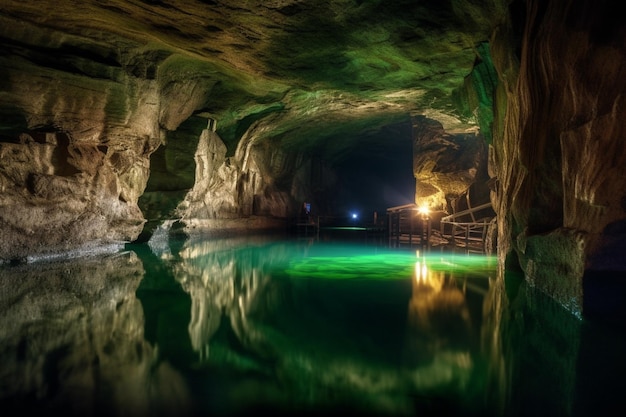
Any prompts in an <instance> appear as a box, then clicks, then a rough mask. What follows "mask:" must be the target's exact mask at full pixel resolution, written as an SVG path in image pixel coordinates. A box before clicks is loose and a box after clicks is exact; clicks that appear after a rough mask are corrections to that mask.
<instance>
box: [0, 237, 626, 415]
mask: <svg viewBox="0 0 626 417" xmlns="http://www.w3.org/2000/svg"><path fill="white" fill-rule="evenodd" d="M498 274H499V272H498V266H497V260H496V258H495V257H493V256H486V255H473V254H472V255H469V254H462V253H454V252H446V251H444V250H440V251H436V250H433V251H420V250H416V249H415V248H413V249H401V248H389V247H386V246H385V245H384V242H381V241H375V242H360V241H358V240H349V241H344V240H341V239H339V240H337V239H335V240H332V239H328V240H327V239H323V238H317V237H314V238H312V237H307V238H302V237H300V238H299V237H295V236H274V235H271V236H267V235H264V236H256V235H254V236H235V237H208V238H193V239H190V238H187V239H175V238H170V239H167V240H164V241H158V242H149V243H144V244H132V245H126V246H125V247H124V248H123V249H122V250H120V251H116V252H114V253H106V254H100V255H94V256H85V257H80V258H76V259H70V260H48V261H43V260H42V261H38V262H32V263H28V264H21V265H4V266H0V276H1V278H0V309H1V310H0V311H1V316H0V324H1V327H0V329H1V330H0V355H1V357H0V358H1V361H2V367H1V371H0V409H1V410H2V415H3V416H8V415H44V414H45V415H48V414H51V413H57V414H56V415H66V416H71V415H81V416H243V415H252V414H255V415H262V414H268V415H294V416H295V415H304V416H309V415H352V414H355V415H357V414H358V415H361V416H423V415H427V416H537V415H550V416H584V415H609V414H610V413H611V410H613V408H614V406H616V405H617V404H619V403H620V401H621V396H622V388H623V386H624V383H623V381H624V375H626V374H625V371H626V366H625V364H624V362H625V361H624V359H623V358H624V352H626V349H625V348H626V342H625V337H624V334H623V332H621V331H619V330H617V329H615V328H613V327H611V326H609V325H607V324H605V323H601V322H591V321H589V320H587V319H579V318H576V317H574V316H573V315H572V314H570V313H569V312H567V311H565V310H564V309H563V308H561V307H560V306H559V305H556V304H555V303H554V302H553V301H552V300H551V299H549V298H547V297H544V296H542V295H541V294H540V293H537V292H536V291H535V290H533V288H530V287H528V286H527V285H526V283H525V282H524V280H523V279H522V278H521V277H520V276H519V275H518V274H516V273H514V272H512V271H510V272H503V273H502V274H503V276H502V277H499V276H498Z"/></svg>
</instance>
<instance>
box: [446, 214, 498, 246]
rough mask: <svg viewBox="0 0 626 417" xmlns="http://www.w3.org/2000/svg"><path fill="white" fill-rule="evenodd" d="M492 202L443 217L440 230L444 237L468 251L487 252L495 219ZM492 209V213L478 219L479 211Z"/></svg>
mask: <svg viewBox="0 0 626 417" xmlns="http://www.w3.org/2000/svg"><path fill="white" fill-rule="evenodd" d="M489 209H492V206H491V203H485V204H481V205H480V206H476V207H471V208H469V209H467V210H462V211H459V212H457V213H453V214H451V215H449V216H445V217H442V218H441V221H440V232H441V236H442V237H443V238H444V239H448V240H449V241H450V243H451V244H452V245H454V246H459V247H463V248H465V249H466V251H467V252H483V253H484V252H485V251H486V247H485V244H486V239H487V232H488V230H489V225H490V224H491V222H492V221H493V219H494V217H495V214H492V213H493V210H489ZM481 211H483V212H487V211H490V212H491V213H490V215H487V216H483V217H481V218H479V219H476V217H477V216H476V214H477V213H479V212H481Z"/></svg>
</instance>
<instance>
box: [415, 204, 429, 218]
mask: <svg viewBox="0 0 626 417" xmlns="http://www.w3.org/2000/svg"><path fill="white" fill-rule="evenodd" d="M417 212H418V213H419V214H421V215H422V216H428V214H429V213H430V209H429V208H428V206H420V207H419V208H418V209H417Z"/></svg>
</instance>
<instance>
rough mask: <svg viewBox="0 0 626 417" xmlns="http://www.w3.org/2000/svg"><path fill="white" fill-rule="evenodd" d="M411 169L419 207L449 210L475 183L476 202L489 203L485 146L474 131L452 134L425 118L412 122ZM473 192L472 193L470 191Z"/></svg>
mask: <svg viewBox="0 0 626 417" xmlns="http://www.w3.org/2000/svg"><path fill="white" fill-rule="evenodd" d="M413 132H414V138H415V142H414V145H413V172H414V175H415V179H416V185H415V187H416V189H415V201H416V203H417V205H418V206H421V205H426V206H428V207H430V208H431V209H437V210H442V211H444V212H446V213H452V212H455V211H457V209H458V200H459V199H460V198H461V197H463V196H467V194H468V193H469V192H470V187H472V185H476V186H475V187H474V188H475V189H477V191H478V192H476V193H475V194H476V196H473V195H472V196H471V197H472V198H474V201H475V202H477V203H476V204H474V205H476V206H477V205H479V204H484V203H488V202H489V195H488V193H485V190H487V181H488V179H489V178H488V174H487V147H486V145H485V141H484V139H483V138H482V137H481V136H478V135H475V134H463V135H451V134H449V133H446V132H445V131H444V129H443V126H442V125H441V124H440V123H438V122H436V121H434V120H430V119H427V118H425V117H421V118H416V119H415V121H414V127H413ZM472 194H474V193H472Z"/></svg>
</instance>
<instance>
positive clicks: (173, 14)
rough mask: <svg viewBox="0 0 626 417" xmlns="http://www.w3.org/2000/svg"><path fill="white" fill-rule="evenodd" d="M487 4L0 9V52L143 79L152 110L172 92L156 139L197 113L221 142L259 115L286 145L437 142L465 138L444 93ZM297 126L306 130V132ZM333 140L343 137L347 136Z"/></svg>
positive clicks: (466, 123) (179, 2) (457, 77)
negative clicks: (396, 133) (179, 101)
mask: <svg viewBox="0 0 626 417" xmlns="http://www.w3.org/2000/svg"><path fill="white" fill-rule="evenodd" d="M500 3H502V2H498V1H481V2H478V1H454V2H440V1H425V2H414V1H400V2H393V3H390V2H382V1H353V0H335V1H289V0H287V1H272V2H265V1H246V2H241V1H235V0H232V1H228V0H226V1H183V0H172V1H117V0H110V1H106V2H98V1H76V2H75V1H62V2H37V4H35V3H32V4H31V3H25V2H20V1H6V2H3V5H2V6H0V13H1V15H2V16H3V17H2V19H3V23H4V24H3V26H4V28H5V29H4V30H3V35H2V37H3V43H5V44H7V45H9V46H10V48H9V49H8V50H7V52H6V53H7V56H9V57H10V58H11V59H12V60H13V58H14V56H15V55H17V56H19V57H20V58H21V59H23V60H25V61H26V62H28V63H30V64H31V65H30V66H29V65H26V66H25V67H24V69H25V70H29V69H32V65H35V66H38V67H43V68H46V69H51V70H56V71H57V72H59V73H65V74H72V76H76V77H88V78H95V79H105V80H111V81H113V82H124V80H123V79H122V78H121V76H120V74H121V73H126V74H128V75H130V76H134V77H138V78H142V79H154V80H155V82H156V83H157V84H158V86H157V88H158V90H159V91H160V93H161V94H162V95H163V94H165V95H167V97H166V99H167V100H165V102H166V103H167V101H170V102H171V101H175V100H172V94H176V93H178V94H186V95H188V96H189V97H188V99H187V100H186V102H185V103H184V106H179V108H177V109H168V108H167V106H164V108H162V109H160V115H159V119H158V123H159V124H160V125H161V126H162V127H164V128H165V129H167V130H175V129H176V127H177V126H178V125H179V124H180V123H181V122H182V121H183V120H184V119H185V118H186V117H188V116H190V115H191V114H193V113H194V112H208V113H210V114H212V115H213V117H214V118H215V119H216V120H217V121H218V129H219V131H220V133H221V134H222V136H223V137H224V140H225V141H226V142H227V143H228V142H236V141H237V140H239V137H238V135H240V134H241V131H242V127H241V126H240V124H241V123H242V122H243V123H246V122H247V123H249V122H250V120H251V119H254V120H258V119H260V118H262V117H267V116H269V115H272V118H271V123H272V125H273V128H274V129H273V130H274V132H275V134H273V133H272V132H268V131H267V130H266V131H265V133H264V134H265V135H266V136H268V137H273V136H278V137H280V138H281V142H282V143H285V144H287V145H289V144H290V143H291V146H299V144H300V143H302V142H311V141H314V140H316V138H317V137H324V136H326V137H328V136H333V135H335V131H336V130H337V129H338V128H337V125H340V124H344V123H345V124H346V126H365V128H366V129H367V128H368V126H369V124H368V121H371V125H372V126H377V125H379V124H380V123H381V120H383V123H384V120H385V119H389V120H390V121H391V122H392V123H393V122H394V121H395V120H397V119H398V118H401V117H404V116H405V115H412V114H425V115H428V116H429V117H431V118H433V119H436V120H439V121H440V122H442V123H443V125H444V127H445V128H446V129H447V130H448V131H451V132H456V131H467V130H476V129H477V121H476V119H475V118H474V117H472V114H471V113H469V112H467V111H465V114H463V112H464V111H463V110H461V109H459V108H458V107H457V106H456V103H455V102H454V100H453V97H452V95H453V93H454V91H455V90H458V89H459V88H462V86H463V81H464V78H465V77H467V76H468V75H469V74H470V72H471V71H472V68H473V65H474V62H475V61H476V59H477V46H478V45H479V44H480V43H481V42H485V41H487V40H488V38H489V35H490V32H491V29H492V27H493V24H494V22H495V21H496V20H497V17H498V14H499V13H501V11H502V10H503V8H504V5H502V4H500ZM181 85H183V86H184V85H187V86H188V88H181ZM113 107H114V106H113ZM109 110H111V111H112V112H113V113H115V108H111V109H109ZM5 113H10V112H9V111H7V112H5ZM255 115H256V116H255ZM355 120H359V121H360V122H359V123H354V121H355ZM42 123H43V122H42ZM307 126H315V128H312V129H309V130H310V131H311V132H312V134H311V135H309V134H307ZM324 129H329V130H330V132H329V134H327V135H324ZM339 130H340V131H342V133H341V134H342V136H343V137H344V140H350V139H351V138H355V137H357V136H358V134H359V133H360V132H359V131H358V130H351V129H341V128H339ZM351 133H352V134H351Z"/></svg>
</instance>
